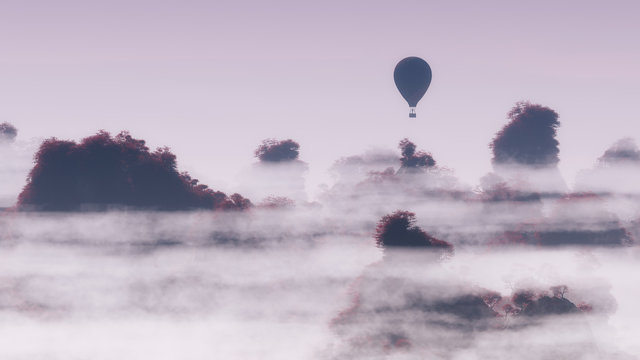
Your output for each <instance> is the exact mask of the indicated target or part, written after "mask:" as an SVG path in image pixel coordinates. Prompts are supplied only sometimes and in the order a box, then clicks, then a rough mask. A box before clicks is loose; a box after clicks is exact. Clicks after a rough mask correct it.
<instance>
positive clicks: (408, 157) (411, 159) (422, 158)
mask: <svg viewBox="0 0 640 360" xmlns="http://www.w3.org/2000/svg"><path fill="white" fill-rule="evenodd" d="M398 148H400V151H401V152H402V157H401V158H400V162H401V163H402V168H403V169H419V168H428V167H432V166H435V165H436V161H435V160H434V159H433V157H432V156H431V154H429V153H426V152H424V151H418V152H416V144H414V143H413V142H411V141H410V140H409V139H407V138H405V139H402V140H400V143H399V144H398Z"/></svg>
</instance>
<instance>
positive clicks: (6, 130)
mask: <svg viewBox="0 0 640 360" xmlns="http://www.w3.org/2000/svg"><path fill="white" fill-rule="evenodd" d="M17 135H18V129H16V127H15V126H13V125H11V124H9V123H8V122H3V123H1V124H0V143H1V142H3V141H13V139H15V137H16V136H17Z"/></svg>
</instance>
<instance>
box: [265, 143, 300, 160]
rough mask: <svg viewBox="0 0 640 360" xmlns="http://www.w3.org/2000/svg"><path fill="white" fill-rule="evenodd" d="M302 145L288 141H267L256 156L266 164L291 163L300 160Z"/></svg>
mask: <svg viewBox="0 0 640 360" xmlns="http://www.w3.org/2000/svg"><path fill="white" fill-rule="evenodd" d="M299 149H300V144H298V143H297V142H295V141H293V140H291V139H287V140H276V139H266V140H263V141H262V144H261V145H260V146H258V148H257V149H256V151H255V152H254V153H255V156H256V157H257V158H258V159H260V161H264V162H282V161H291V160H296V159H297V158H298V154H299V151H298V150H299Z"/></svg>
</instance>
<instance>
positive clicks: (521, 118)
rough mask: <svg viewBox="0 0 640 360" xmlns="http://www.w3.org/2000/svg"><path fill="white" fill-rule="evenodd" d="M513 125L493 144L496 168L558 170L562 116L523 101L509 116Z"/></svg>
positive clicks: (503, 131)
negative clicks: (539, 167)
mask: <svg viewBox="0 0 640 360" xmlns="http://www.w3.org/2000/svg"><path fill="white" fill-rule="evenodd" d="M508 118H509V120H510V121H509V123H508V124H507V125H505V126H504V127H503V128H502V130H500V131H499V132H498V133H497V134H496V137H495V138H494V139H493V141H492V142H491V144H490V147H491V149H492V150H493V159H492V162H493V164H496V165H499V164H505V165H506V164H518V165H526V166H554V165H556V164H557V163H558V161H560V160H559V158H558V153H559V152H560V150H559V149H558V140H556V129H557V128H558V126H559V125H560V122H559V121H558V114H557V113H556V112H555V111H553V110H551V109H550V108H548V107H545V106H542V105H538V104H531V103H530V102H526V101H522V102H518V103H516V105H515V106H514V107H513V108H512V109H511V111H509V113H508Z"/></svg>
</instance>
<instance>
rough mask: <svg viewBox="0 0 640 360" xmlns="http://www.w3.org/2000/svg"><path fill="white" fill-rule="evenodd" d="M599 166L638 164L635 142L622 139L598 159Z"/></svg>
mask: <svg viewBox="0 0 640 360" xmlns="http://www.w3.org/2000/svg"><path fill="white" fill-rule="evenodd" d="M598 163H599V164H600V165H605V166H606V165H614V164H623V163H634V164H639V163H640V150H638V146H637V145H636V142H635V141H634V140H633V139H631V138H624V139H620V140H618V141H616V142H615V143H614V144H613V145H612V146H611V147H610V148H609V149H607V151H605V152H604V154H603V155H602V156H601V157H600V158H599V159H598Z"/></svg>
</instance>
